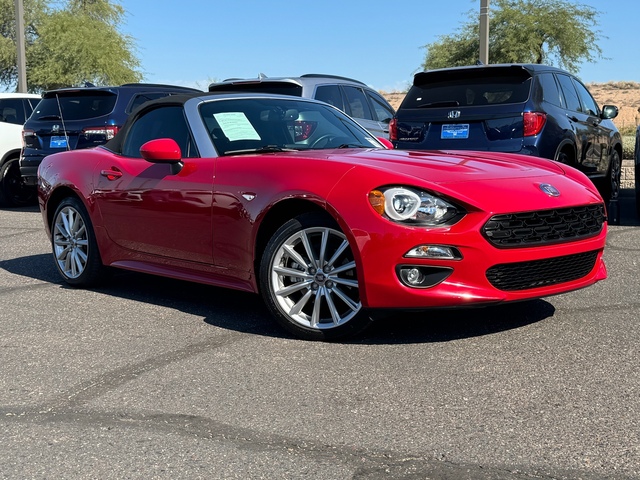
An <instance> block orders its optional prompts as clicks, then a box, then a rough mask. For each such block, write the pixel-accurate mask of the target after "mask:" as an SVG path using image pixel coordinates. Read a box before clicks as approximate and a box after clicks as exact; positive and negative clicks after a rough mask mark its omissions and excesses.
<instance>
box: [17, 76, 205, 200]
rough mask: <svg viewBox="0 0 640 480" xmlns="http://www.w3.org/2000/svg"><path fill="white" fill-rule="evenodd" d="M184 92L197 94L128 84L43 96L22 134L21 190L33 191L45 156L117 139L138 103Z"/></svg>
mask: <svg viewBox="0 0 640 480" xmlns="http://www.w3.org/2000/svg"><path fill="white" fill-rule="evenodd" d="M186 92H201V90H197V89H194V88H187V87H179V86H174V85H155V84H145V83H130V84H125V85H120V86H116V87H94V86H90V87H80V88H63V89H58V90H51V91H48V92H45V93H44V94H43V95H42V100H40V102H39V103H38V105H37V106H36V107H35V109H34V111H33V113H32V114H31V116H30V117H29V119H28V120H27V121H26V123H25V124H24V127H23V130H22V138H23V148H22V153H21V156H20V174H21V176H22V181H23V183H24V185H25V188H29V187H31V188H33V187H34V186H35V185H36V182H37V173H38V165H40V162H41V161H42V159H43V158H44V157H46V156H47V155H50V154H52V153H56V152H60V151H64V150H75V149H80V148H90V147H95V146H97V145H102V144H103V143H105V142H106V141H107V140H110V139H111V138H113V137H114V136H115V134H116V133H118V130H119V129H120V127H121V126H122V124H123V123H124V122H125V120H126V119H127V118H128V117H129V114H130V113H131V112H132V111H133V110H135V109H136V108H137V107H139V106H140V105H142V104H143V103H145V102H147V101H149V100H154V99H156V98H161V97H166V96H168V95H177V94H180V93H186Z"/></svg>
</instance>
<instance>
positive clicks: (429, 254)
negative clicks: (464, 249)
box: [404, 245, 462, 260]
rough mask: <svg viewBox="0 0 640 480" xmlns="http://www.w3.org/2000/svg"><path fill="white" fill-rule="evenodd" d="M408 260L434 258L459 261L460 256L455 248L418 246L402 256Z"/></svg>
mask: <svg viewBox="0 0 640 480" xmlns="http://www.w3.org/2000/svg"><path fill="white" fill-rule="evenodd" d="M404 256H405V257H409V258H435V259H439V260H460V259H462V254H461V253H460V251H459V250H458V249H457V248H454V247H446V246H443V245H419V246H417V247H414V248H412V249H411V250H409V251H408V252H407V253H405V254H404Z"/></svg>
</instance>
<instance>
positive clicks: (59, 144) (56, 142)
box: [49, 137, 67, 148]
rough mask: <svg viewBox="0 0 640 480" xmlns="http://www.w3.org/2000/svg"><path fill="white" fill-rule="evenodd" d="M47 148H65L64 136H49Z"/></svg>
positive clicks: (65, 139)
mask: <svg viewBox="0 0 640 480" xmlns="http://www.w3.org/2000/svg"><path fill="white" fill-rule="evenodd" d="M49 148H67V138H66V137H51V140H50V141H49Z"/></svg>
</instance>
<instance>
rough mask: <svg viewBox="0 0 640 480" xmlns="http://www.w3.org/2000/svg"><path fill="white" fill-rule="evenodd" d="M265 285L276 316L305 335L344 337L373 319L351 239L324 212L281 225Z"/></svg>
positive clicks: (265, 266)
mask: <svg viewBox="0 0 640 480" xmlns="http://www.w3.org/2000/svg"><path fill="white" fill-rule="evenodd" d="M260 291H261V294H262V297H263V299H264V302H265V304H266V306H267V308H268V309H269V311H270V312H271V314H272V315H273V317H274V318H275V319H276V321H277V322H278V323H279V324H280V325H281V326H282V327H283V328H284V329H286V330H287V331H288V332H290V333H292V334H293V335H295V336H297V337H299V338H302V339H305V340H338V339H344V338H347V337H350V336H353V335H355V334H357V333H360V332H362V331H363V330H364V329H365V328H367V327H368V326H369V325H370V324H371V319H370V318H369V316H368V315H367V314H366V313H365V312H364V311H363V309H362V304H361V303H360V291H359V284H358V276H357V268H356V262H355V258H354V255H353V252H352V250H351V247H350V245H349V242H348V240H347V238H346V236H345V235H344V234H343V233H342V232H341V231H340V229H339V228H338V226H337V225H336V224H335V222H334V221H332V220H331V219H330V218H327V217H326V216H324V215H318V214H303V215H300V216H298V217H296V218H294V219H291V220H289V221H288V222H286V223H285V224H284V225H282V227H280V229H278V231H277V232H276V233H275V234H274V236H273V237H272V238H271V240H270V241H269V243H268V244H267V247H266V249H265V252H264V255H263V257H262V260H261V264H260Z"/></svg>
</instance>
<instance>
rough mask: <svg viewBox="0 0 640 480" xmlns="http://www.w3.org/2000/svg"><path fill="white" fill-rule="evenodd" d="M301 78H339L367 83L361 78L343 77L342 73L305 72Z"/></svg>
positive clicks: (362, 83)
mask: <svg viewBox="0 0 640 480" xmlns="http://www.w3.org/2000/svg"><path fill="white" fill-rule="evenodd" d="M300 77H301V78H336V79H339V80H348V81H350V82H354V83H359V84H360V85H365V86H366V83H364V82H361V81H360V80H356V79H354V78H349V77H342V76H340V75H328V74H322V73H305V74H304V75H300Z"/></svg>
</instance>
